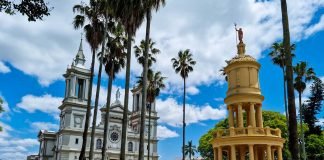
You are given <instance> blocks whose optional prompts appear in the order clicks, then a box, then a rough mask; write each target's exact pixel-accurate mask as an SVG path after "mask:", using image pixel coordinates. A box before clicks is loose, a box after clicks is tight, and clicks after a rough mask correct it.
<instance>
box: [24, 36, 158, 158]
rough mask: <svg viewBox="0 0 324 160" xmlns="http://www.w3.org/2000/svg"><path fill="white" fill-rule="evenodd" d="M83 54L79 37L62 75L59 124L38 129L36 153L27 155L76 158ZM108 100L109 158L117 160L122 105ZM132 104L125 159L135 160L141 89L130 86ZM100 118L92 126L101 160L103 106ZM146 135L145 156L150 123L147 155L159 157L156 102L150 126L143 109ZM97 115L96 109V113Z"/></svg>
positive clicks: (84, 80)
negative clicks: (62, 95)
mask: <svg viewBox="0 0 324 160" xmlns="http://www.w3.org/2000/svg"><path fill="white" fill-rule="evenodd" d="M84 63H85V56H84V54H83V49H82V40H81V43H80V47H79V50H78V52H77V55H76V57H75V59H74V61H73V63H72V65H71V66H70V67H68V68H67V70H66V73H65V74H64V75H63V76H64V78H65V80H66V87H65V97H64V100H63V101H62V104H61V105H60V106H58V109H59V110H60V127H59V130H58V131H47V130H41V131H40V132H39V134H38V140H39V142H40V146H39V154H38V155H35V156H28V159H39V160H76V159H78V158H79V154H80V150H81V145H82V134H83V130H84V128H83V127H84V123H85V115H86V107H87V97H88V96H87V93H88V89H89V80H90V70H89V69H87V68H86V67H85V65H84ZM118 94H119V93H116V99H115V101H114V102H113V103H112V104H111V108H110V116H109V127H108V145H107V146H108V150H107V152H108V159H109V160H118V159H119V157H120V148H121V132H122V119H123V110H124V109H125V108H124V107H123V105H122V104H121V102H120V100H119V99H118V98H119V96H118ZM132 94H133V105H132V111H128V120H129V122H128V127H127V140H126V141H127V143H126V159H127V160H135V159H137V158H138V150H139V137H140V135H139V131H140V110H141V105H140V104H141V89H140V88H138V87H135V88H134V89H133V90H132ZM100 111H101V121H100V123H99V124H98V125H97V126H95V127H96V133H95V141H94V142H95V144H94V159H95V160H101V148H102V145H103V133H104V121H105V118H104V117H105V114H106V109H105V106H102V108H101V109H100ZM146 114H147V115H146V122H145V124H146V135H145V147H144V148H145V157H146V156H147V155H148V153H147V149H146V148H147V143H148V138H147V136H148V132H147V130H148V127H151V136H150V137H151V138H150V152H151V153H149V154H150V159H152V160H158V159H159V155H158V150H157V146H158V139H157V120H158V118H159V117H158V116H157V112H156V109H155V104H153V105H152V114H151V126H148V120H149V119H148V113H146ZM98 115H99V113H98ZM90 135H91V128H89V132H88V140H87V148H86V157H89V155H88V154H89V150H90Z"/></svg>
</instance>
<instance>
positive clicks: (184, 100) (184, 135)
mask: <svg viewBox="0 0 324 160" xmlns="http://www.w3.org/2000/svg"><path fill="white" fill-rule="evenodd" d="M182 109H183V114H182V118H183V126H182V160H185V158H186V157H185V150H184V147H185V140H186V78H183V108H182Z"/></svg>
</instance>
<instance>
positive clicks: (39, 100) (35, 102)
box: [17, 94, 63, 117]
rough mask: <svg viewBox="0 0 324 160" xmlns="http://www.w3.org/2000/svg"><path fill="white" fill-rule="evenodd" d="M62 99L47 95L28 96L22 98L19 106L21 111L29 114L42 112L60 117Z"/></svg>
mask: <svg viewBox="0 0 324 160" xmlns="http://www.w3.org/2000/svg"><path fill="white" fill-rule="evenodd" d="M62 100H63V98H62V97H53V96H52V95H49V94H45V95H42V96H34V95H29V94H28V95H26V96H24V97H22V100H21V102H19V103H18V104H17V107H18V108H19V109H23V110H25V111H27V112H29V113H34V112H35V111H41V112H44V113H48V114H51V115H53V116H54V117H55V116H57V115H58V113H59V109H58V107H59V106H60V105H61V103H62Z"/></svg>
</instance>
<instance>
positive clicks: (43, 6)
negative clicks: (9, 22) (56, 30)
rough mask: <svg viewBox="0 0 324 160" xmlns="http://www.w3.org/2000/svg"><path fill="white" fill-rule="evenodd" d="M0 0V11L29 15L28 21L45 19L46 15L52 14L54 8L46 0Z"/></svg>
mask: <svg viewBox="0 0 324 160" xmlns="http://www.w3.org/2000/svg"><path fill="white" fill-rule="evenodd" d="M15 2H16V1H14V0H0V12H4V13H6V14H10V15H13V14H15V13H16V12H19V13H21V14H22V15H23V16H25V15H26V16H27V17H28V21H36V20H43V17H44V16H48V15H50V10H51V9H52V8H49V7H48V3H46V2H45V1H44V0H21V1H20V3H15Z"/></svg>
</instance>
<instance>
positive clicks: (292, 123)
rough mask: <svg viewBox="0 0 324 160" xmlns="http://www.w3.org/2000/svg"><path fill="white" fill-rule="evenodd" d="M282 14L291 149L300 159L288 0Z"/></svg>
mask: <svg viewBox="0 0 324 160" xmlns="http://www.w3.org/2000/svg"><path fill="white" fill-rule="evenodd" d="M281 14H282V15H281V16H282V28H283V47H284V51H285V55H286V56H285V58H286V79H287V93H288V94H287V95H288V112H289V113H288V114H289V127H288V129H289V151H290V153H291V155H292V157H291V158H292V159H294V160H296V159H298V153H299V151H298V135H297V120H296V105H295V93H294V80H293V78H294V77H293V67H292V56H291V50H290V33H289V20H288V11H287V1H286V0H281Z"/></svg>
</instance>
